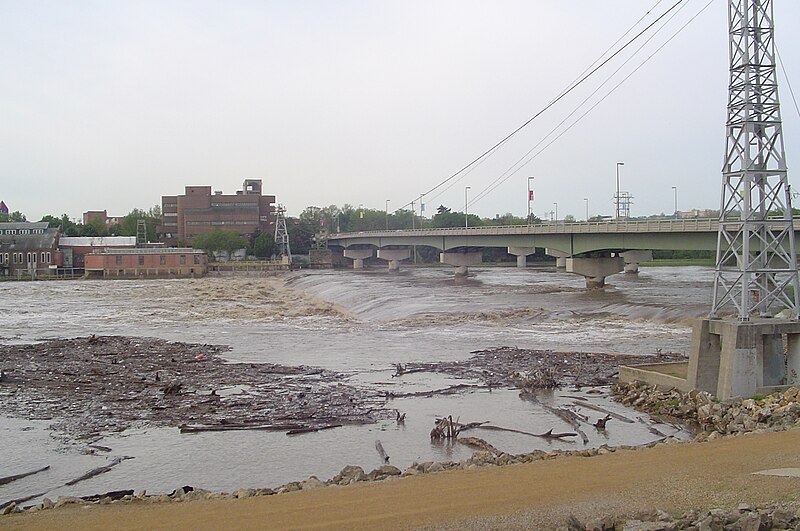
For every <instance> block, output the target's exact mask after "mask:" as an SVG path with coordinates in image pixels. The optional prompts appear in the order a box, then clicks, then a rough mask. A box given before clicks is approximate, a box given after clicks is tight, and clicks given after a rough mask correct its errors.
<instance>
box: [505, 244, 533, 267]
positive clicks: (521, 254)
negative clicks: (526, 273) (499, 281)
mask: <svg viewBox="0 0 800 531" xmlns="http://www.w3.org/2000/svg"><path fill="white" fill-rule="evenodd" d="M535 252H536V247H509V248H508V254H513V255H516V257H517V267H521V268H525V267H528V255H529V254H533V253H535Z"/></svg>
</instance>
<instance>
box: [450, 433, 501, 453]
mask: <svg viewBox="0 0 800 531" xmlns="http://www.w3.org/2000/svg"><path fill="white" fill-rule="evenodd" d="M457 440H458V442H460V443H461V444H464V445H467V446H471V447H473V448H480V449H481V450H486V451H488V452H492V453H493V454H495V455H499V454H501V453H502V452H501V451H500V450H498V449H497V448H495V447H494V446H492V445H491V444H489V443H488V442H486V441H484V440H483V439H481V438H479V437H462V438H460V439H457Z"/></svg>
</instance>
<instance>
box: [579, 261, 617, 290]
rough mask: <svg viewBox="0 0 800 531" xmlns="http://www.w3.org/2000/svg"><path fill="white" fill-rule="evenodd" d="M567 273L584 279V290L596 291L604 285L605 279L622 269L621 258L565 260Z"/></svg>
mask: <svg viewBox="0 0 800 531" xmlns="http://www.w3.org/2000/svg"><path fill="white" fill-rule="evenodd" d="M566 261H567V273H575V274H576V275H582V276H584V277H586V288H587V289H596V288H602V287H603V286H605V285H606V277H607V276H611V275H615V274H617V273H619V272H620V271H622V270H623V269H624V261H623V260H622V258H621V257H619V256H617V257H614V258H608V257H601V258H567V259H566Z"/></svg>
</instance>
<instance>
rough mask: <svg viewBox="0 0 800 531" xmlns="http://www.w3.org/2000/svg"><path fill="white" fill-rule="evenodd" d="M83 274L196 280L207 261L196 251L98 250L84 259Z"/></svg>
mask: <svg viewBox="0 0 800 531" xmlns="http://www.w3.org/2000/svg"><path fill="white" fill-rule="evenodd" d="M84 270H85V271H86V276H87V277H105V278H140V277H195V276H197V277H199V276H203V275H205V274H206V273H207V272H208V257H207V256H206V253H205V252H203V251H199V250H196V249H181V248H160V249H158V248H156V249H147V248H144V249H99V250H96V251H94V252H93V253H91V254H87V255H86V257H85V258H84Z"/></svg>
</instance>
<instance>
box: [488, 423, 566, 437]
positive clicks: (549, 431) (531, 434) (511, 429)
mask: <svg viewBox="0 0 800 531" xmlns="http://www.w3.org/2000/svg"><path fill="white" fill-rule="evenodd" d="M478 427H479V428H480V429H482V430H494V431H508V432H511V433H520V434H522V435H530V436H531V437H540V438H542V439H562V438H564V437H577V436H578V434H577V433H570V432H566V433H553V430H552V428H551V429H549V430H547V431H546V432H544V433H531V432H529V431H522V430H515V429H513V428H502V427H500V426H492V425H490V424H484V425H482V426H478Z"/></svg>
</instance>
